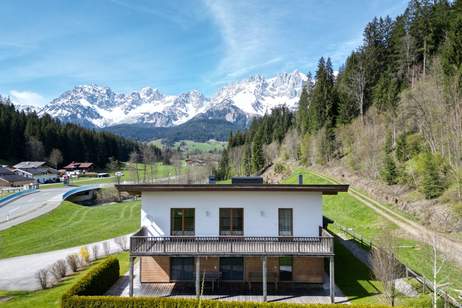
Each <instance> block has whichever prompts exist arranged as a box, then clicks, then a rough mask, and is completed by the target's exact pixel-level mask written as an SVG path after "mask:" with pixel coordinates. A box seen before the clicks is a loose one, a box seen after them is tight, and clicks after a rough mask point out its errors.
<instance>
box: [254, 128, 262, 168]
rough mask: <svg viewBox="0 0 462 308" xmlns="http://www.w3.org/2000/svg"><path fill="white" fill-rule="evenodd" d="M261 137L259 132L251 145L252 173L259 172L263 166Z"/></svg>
mask: <svg viewBox="0 0 462 308" xmlns="http://www.w3.org/2000/svg"><path fill="white" fill-rule="evenodd" d="M262 137H263V136H262V132H261V130H259V131H258V133H257V134H256V135H255V137H254V139H253V143H252V170H253V171H254V172H257V171H259V170H261V169H262V168H263V167H264V166H265V156H264V154H263V142H262Z"/></svg>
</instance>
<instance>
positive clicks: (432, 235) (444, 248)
mask: <svg viewBox="0 0 462 308" xmlns="http://www.w3.org/2000/svg"><path fill="white" fill-rule="evenodd" d="M310 172H311V173H313V174H314V175H316V176H319V177H321V178H323V179H325V180H326V181H329V182H333V183H339V182H338V181H337V180H335V179H332V178H330V177H326V176H324V175H321V174H319V173H317V172H313V171H312V170H310ZM348 193H349V194H350V195H352V196H353V197H355V198H356V199H358V200H359V201H361V202H362V203H363V204H365V205H366V206H367V207H369V208H371V209H372V210H374V211H375V212H377V213H378V214H380V215H381V216H383V217H385V218H386V219H388V220H389V221H391V222H393V223H394V224H396V225H397V226H398V227H400V228H401V229H403V230H404V231H406V232H407V233H409V234H410V235H411V236H413V237H414V238H415V239H418V240H420V241H422V242H424V243H426V244H428V245H431V246H432V245H436V247H437V249H438V250H440V251H441V252H443V253H444V254H445V255H446V256H448V257H449V258H451V259H452V260H453V261H454V262H456V263H457V264H458V265H459V266H460V267H462V242H459V241H456V240H453V239H450V238H448V237H446V236H445V235H444V234H441V233H436V232H434V231H431V230H428V229H427V228H426V227H424V226H422V225H420V224H418V223H416V222H415V221H412V220H410V219H408V218H406V217H404V216H403V215H401V214H399V213H397V212H395V211H393V210H391V209H389V208H388V207H386V206H384V205H382V204H380V203H379V202H377V201H375V200H373V199H371V198H369V197H368V196H366V195H364V194H363V193H361V192H359V191H357V190H355V189H354V188H352V187H350V189H349V191H348Z"/></svg>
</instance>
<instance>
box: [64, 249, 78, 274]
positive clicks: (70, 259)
mask: <svg viewBox="0 0 462 308" xmlns="http://www.w3.org/2000/svg"><path fill="white" fill-rule="evenodd" d="M66 261H67V264H68V265H69V268H70V269H71V271H73V272H77V270H78V269H79V256H78V255H77V254H76V253H74V254H71V255H68V256H67V257H66Z"/></svg>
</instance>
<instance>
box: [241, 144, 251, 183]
mask: <svg viewBox="0 0 462 308" xmlns="http://www.w3.org/2000/svg"><path fill="white" fill-rule="evenodd" d="M243 163H244V174H245V175H246V176H249V175H251V174H252V148H251V146H250V143H246V144H245V145H244V162H243Z"/></svg>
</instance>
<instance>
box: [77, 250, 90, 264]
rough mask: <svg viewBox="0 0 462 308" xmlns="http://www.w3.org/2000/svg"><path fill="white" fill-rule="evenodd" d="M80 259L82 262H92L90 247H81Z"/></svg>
mask: <svg viewBox="0 0 462 308" xmlns="http://www.w3.org/2000/svg"><path fill="white" fill-rule="evenodd" d="M79 255H80V260H82V264H89V263H90V252H89V251H88V248H87V247H85V246H82V247H80V252H79Z"/></svg>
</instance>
